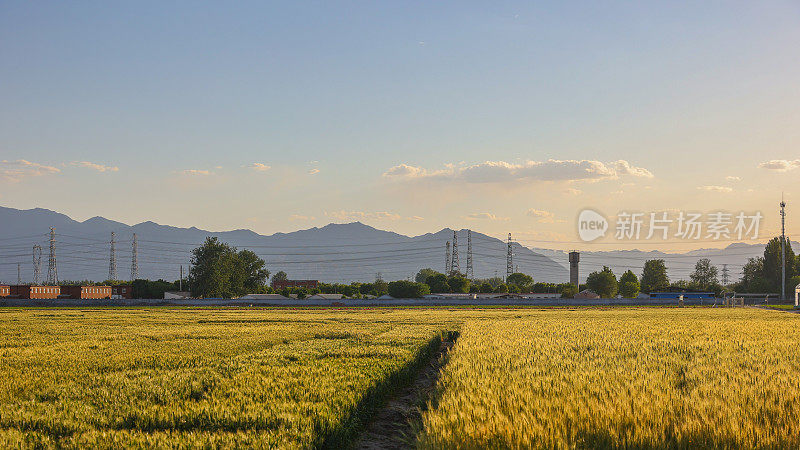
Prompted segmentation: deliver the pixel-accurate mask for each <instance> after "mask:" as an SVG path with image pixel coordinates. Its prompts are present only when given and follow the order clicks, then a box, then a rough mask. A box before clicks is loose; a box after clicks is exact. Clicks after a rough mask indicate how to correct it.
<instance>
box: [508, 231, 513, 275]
mask: <svg viewBox="0 0 800 450" xmlns="http://www.w3.org/2000/svg"><path fill="white" fill-rule="evenodd" d="M512 273H514V250H513V249H512V247H511V233H508V250H507V254H506V279H508V276H509V275H511V274H512Z"/></svg>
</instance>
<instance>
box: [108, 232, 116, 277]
mask: <svg viewBox="0 0 800 450" xmlns="http://www.w3.org/2000/svg"><path fill="white" fill-rule="evenodd" d="M108 279H109V280H111V281H114V280H116V279H117V236H116V233H114V232H113V231H112V232H111V251H110V252H109V255H108Z"/></svg>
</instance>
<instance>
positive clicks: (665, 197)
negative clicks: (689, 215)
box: [0, 1, 800, 251]
mask: <svg viewBox="0 0 800 450" xmlns="http://www.w3.org/2000/svg"><path fill="white" fill-rule="evenodd" d="M679 3H680V4H679ZM798 79H800V3H797V2H796V1H764V2H735V1H730V2H708V1H706V2H627V1H620V2H614V1H611V2H602V4H600V3H597V4H592V3H587V2H569V1H565V2H553V4H544V3H542V2H519V3H513V2H464V1H459V2H448V1H441V2H371V1H351V2H337V1H326V2H244V1H243V2H234V3H231V2H200V1H192V2H188V1H185V2H184V1H174V2H156V1H152V2H151V1H139V2H125V3H122V2H22V1H4V2H2V3H0V205H2V206H8V207H14V208H22V209H27V208H34V207H42V208H48V209H52V210H56V211H59V212H62V213H65V214H68V215H70V216H71V217H73V218H75V219H78V220H85V219H87V218H90V217H93V216H98V215H99V216H103V217H106V218H109V219H114V220H119V221H121V222H125V223H129V224H135V223H138V222H142V221H146V220H153V221H155V222H158V223H162V224H168V225H174V226H187V227H188V226H197V227H200V228H204V229H209V230H213V231H222V230H231V229H240V228H249V229H252V230H254V231H256V232H259V233H264V234H271V233H274V232H279V231H281V232H287V231H293V230H297V229H305V228H310V227H314V226H322V225H325V224H327V223H330V222H351V221H356V220H357V221H361V222H364V223H367V224H369V225H372V226H375V227H377V228H381V229H387V230H392V231H396V232H399V233H403V234H408V235H417V234H423V233H427V232H434V231H437V230H439V229H441V228H443V227H451V228H470V229H473V230H476V231H480V232H483V233H486V234H489V235H493V236H497V237H504V236H506V234H507V233H509V232H511V233H513V236H514V238H515V239H516V240H518V241H519V242H520V243H522V244H523V245H527V246H531V247H544V248H561V249H567V248H578V249H591V250H598V249H611V248H612V247H613V248H634V247H635V248H647V249H662V250H675V251H684V250H689V249H692V248H697V247H715V246H724V245H727V243H729V241H726V240H724V239H723V240H721V241H717V240H713V241H714V242H711V241H712V239H706V238H705V236H703V237H701V238H700V239H699V240H686V239H679V238H675V237H674V236H669V237H668V239H666V240H656V241H653V240H651V241H648V242H644V241H636V242H631V241H630V240H628V241H625V240H621V239H616V238H615V237H614V236H613V229H612V230H611V231H610V232H609V233H608V235H606V236H605V237H603V238H601V239H598V240H597V241H593V242H583V241H582V240H580V239H579V235H578V226H577V218H578V216H579V214H580V212H581V211H582V210H584V209H587V208H588V209H592V210H595V211H598V212H599V213H600V214H601V215H603V216H605V217H609V218H610V217H616V216H617V215H618V214H619V213H620V212H631V211H638V212H641V213H643V214H644V217H645V218H648V217H649V214H650V213H651V212H658V214H661V213H662V212H667V213H668V214H669V215H670V217H677V215H678V214H679V213H680V212H682V211H695V212H698V213H701V214H703V215H704V216H705V215H709V214H712V213H714V212H717V211H728V212H730V213H731V214H736V213H738V212H746V213H747V214H754V213H756V212H760V213H761V214H762V215H763V216H764V220H763V222H761V234H760V235H759V238H762V237H763V238H766V237H769V236H772V235H774V234H775V233H777V232H778V230H779V228H780V223H779V215H778V202H779V201H780V198H781V195H782V193H783V195H784V196H785V199H786V201H787V203H788V206H787V233H788V234H789V235H790V236H792V237H793V238H800V221H793V220H792V218H793V216H794V213H793V210H794V208H793V207H794V204H795V202H798V201H800V189H798V186H800V183H799V182H798V181H800V84H799V83H797V80H798ZM612 227H613V224H612ZM670 234H672V233H670ZM731 240H735V239H731ZM762 240H763V239H762Z"/></svg>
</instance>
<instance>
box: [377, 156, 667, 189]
mask: <svg viewBox="0 0 800 450" xmlns="http://www.w3.org/2000/svg"><path fill="white" fill-rule="evenodd" d="M383 176H384V177H388V178H401V179H421V178H425V179H439V180H449V181H463V182H467V183H502V182H509V181H517V180H520V181H599V180H608V179H617V178H620V177H622V176H632V177H641V178H653V174H652V173H651V172H650V171H649V170H647V169H645V168H643V167H635V166H632V165H631V164H630V163H629V162H627V161H623V160H619V161H614V162H611V163H603V162H600V161H591V160H580V161H579V160H556V159H549V160H547V161H527V162H524V163H520V164H515V163H508V162H505V161H486V162H482V163H479V164H473V165H469V166H454V165H447V166H445V168H444V169H441V170H435V171H429V170H427V169H425V168H422V167H415V166H410V165H408V164H400V165H397V166H394V167H392V168H390V169H389V170H387V171H386V172H384V174H383Z"/></svg>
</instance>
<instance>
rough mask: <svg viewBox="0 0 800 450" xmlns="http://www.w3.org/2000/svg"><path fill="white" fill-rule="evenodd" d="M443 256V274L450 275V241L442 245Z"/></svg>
mask: <svg viewBox="0 0 800 450" xmlns="http://www.w3.org/2000/svg"><path fill="white" fill-rule="evenodd" d="M444 249H445V255H444V273H446V274H449V273H450V241H447V243H446V244H445V245H444Z"/></svg>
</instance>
